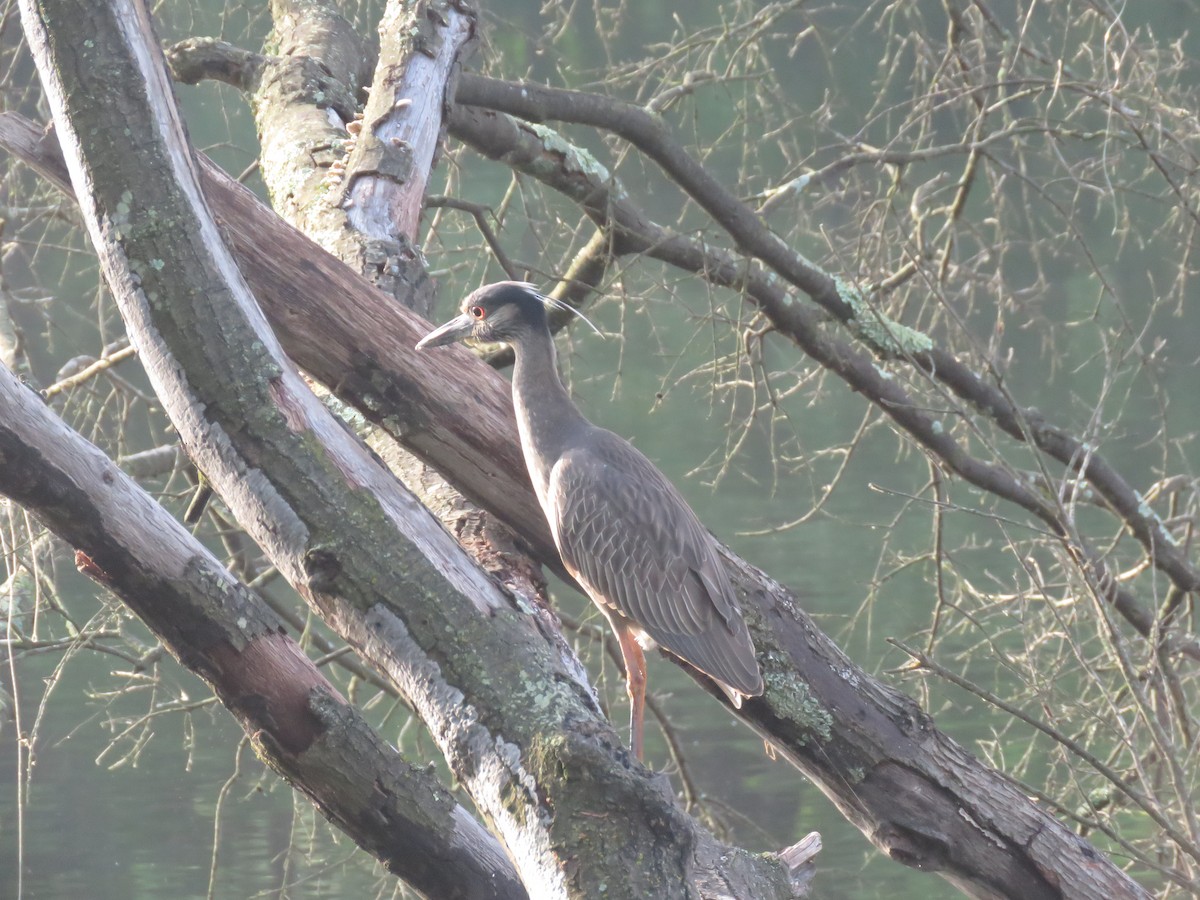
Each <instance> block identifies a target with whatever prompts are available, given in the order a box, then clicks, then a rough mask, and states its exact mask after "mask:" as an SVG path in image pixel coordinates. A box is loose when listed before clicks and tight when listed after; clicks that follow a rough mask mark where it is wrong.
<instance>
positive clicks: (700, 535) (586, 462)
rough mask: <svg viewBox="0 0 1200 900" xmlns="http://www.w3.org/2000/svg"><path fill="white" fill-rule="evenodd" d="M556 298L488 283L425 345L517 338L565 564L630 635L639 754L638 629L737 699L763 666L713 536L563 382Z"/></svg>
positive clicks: (533, 468)
mask: <svg viewBox="0 0 1200 900" xmlns="http://www.w3.org/2000/svg"><path fill="white" fill-rule="evenodd" d="M551 304H552V301H550V300H548V299H547V298H546V297H544V296H542V295H541V294H539V293H538V292H537V291H536V290H535V289H534V288H533V287H532V286H531V285H527V284H523V283H520V282H512V281H505V282H499V283H497V284H492V285H488V286H486V287H483V288H480V289H479V290H477V291H475V292H474V293H473V294H471V295H470V296H469V297H467V299H466V300H464V301H463V307H462V308H463V313H462V315H460V316H458V317H457V318H456V319H453V320H451V321H450V322H447V323H446V324H445V325H442V326H441V327H440V328H437V329H436V330H434V331H433V332H432V333H431V334H429V335H427V336H426V337H425V338H424V339H423V340H422V341H421V342H420V343H418V344H417V346H418V347H419V348H425V347H436V346H440V345H442V344H448V343H451V342H452V341H457V340H462V339H464V338H468V337H474V338H477V339H480V340H484V341H504V342H507V343H509V344H510V345H512V348H513V352H514V355H515V358H516V365H515V367H514V371H513V403H514V406H515V408H516V413H517V425H518V428H519V430H520V433H521V447H522V450H523V451H524V454H525V462H526V464H527V465H528V468H529V476H530V479H531V480H532V482H533V487H534V491H535V492H536V493H537V497H538V501H539V502H540V503H541V506H542V511H543V512H544V513H545V515H546V520H547V522H548V523H549V525H550V530H551V532H552V533H553V535H554V541H555V544H556V545H557V547H558V551H559V553H560V554H561V556H562V559H563V563H564V564H565V565H566V567H567V569H568V571H570V572H571V574H572V575H574V576H575V578H576V580H577V581H578V582H579V583H580V585H581V586H582V587H583V588H584V590H586V591H587V592H588V594H589V595H590V596H591V599H592V601H593V602H594V603H595V604H596V605H597V606H599V607H600V609H601V611H602V612H604V614H605V615H606V616H607V617H608V620H609V622H610V623H611V624H612V626H613V630H614V631H615V632H616V634H617V638H618V640H619V641H620V644H621V652H622V655H623V657H624V659H625V667H626V671H627V675H628V683H629V692H630V697H631V699H632V701H633V706H632V727H633V743H634V749H635V750H636V751H637V753H638V756H639V757H640V756H641V715H642V703H643V694H644V686H645V663H644V661H643V660H642V658H641V656H642V655H641V651H640V650H639V649H638V647H637V645H636V644H635V643H634V642H633V640H632V637H631V636H633V635H645V636H647V637H649V638H651V639H652V640H653V641H654V642H655V643H656V644H658V645H659V646H660V647H662V648H663V649H664V650H666V651H668V652H669V653H672V654H674V655H675V656H678V657H680V658H681V659H683V660H686V661H687V662H689V663H691V664H692V665H693V666H695V667H696V668H697V669H700V670H701V671H702V672H705V673H707V674H708V675H710V676H711V677H712V678H713V679H714V680H715V681H716V682H717V684H718V685H720V687H721V688H722V690H724V691H725V693H726V694H727V695H728V696H729V698H730V700H731V701H732V702H733V704H734V705H735V706H740V705H741V702H742V698H743V697H746V696H756V695H758V694H761V693H762V691H763V682H762V675H761V674H760V672H759V668H758V662H757V660H756V659H755V657H754V646H753V644H752V642H751V640H750V634H749V632H748V630H747V629H746V625H745V623H744V622H743V621H742V616H741V612H740V611H739V609H738V606H737V599H736V597H735V595H734V592H733V587H732V585H731V584H730V583H729V578H728V576H727V575H726V574H725V568H724V566H723V565H722V564H721V560H720V556H719V554H718V552H717V548H716V543H715V541H714V540H713V538H712V537H711V536H710V535H709V533H708V532H707V531H706V530H705V529H704V526H703V525H701V524H700V521H699V520H698V519H697V518H696V515H695V513H693V512H692V510H691V508H690V507H689V506H688V505H687V503H686V502H685V501H684V499H683V497H681V496H680V494H679V492H678V491H677V490H676V489H675V487H674V486H673V485H672V484H671V483H670V482H669V481H668V480H667V479H666V477H665V476H664V475H663V474H662V473H661V472H660V471H659V470H658V469H657V468H655V466H654V464H653V463H651V462H650V461H649V460H648V459H646V457H645V456H643V455H642V453H641V452H640V451H638V450H637V449H635V448H634V447H633V446H632V445H631V444H629V442H627V441H625V440H624V439H623V438H620V437H618V436H617V435H615V434H613V433H612V432H611V431H607V430H605V429H603V428H600V427H598V426H596V425H593V424H592V423H591V422H589V421H588V420H587V419H585V418H584V417H583V415H582V414H581V413H580V412H579V410H578V409H577V408H576V406H575V404H574V403H573V402H572V401H571V398H570V396H569V395H568V394H567V391H566V388H564V387H563V385H562V382H561V381H560V380H559V377H558V369H557V366H556V364H555V355H554V341H553V339H552V338H551V335H550V329H549V326H548V324H547V320H546V307H547V305H551Z"/></svg>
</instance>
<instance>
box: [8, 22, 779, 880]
mask: <svg viewBox="0 0 1200 900" xmlns="http://www.w3.org/2000/svg"><path fill="white" fill-rule="evenodd" d="M22 18H23V22H24V25H25V28H26V34H27V35H28V38H29V44H30V47H31V50H32V52H33V54H34V57H35V60H36V61H37V63H38V66H39V71H40V73H41V75H42V78H43V83H44V85H45V88H46V93H47V96H48V98H49V101H50V105H51V108H52V110H53V112H54V116H55V121H56V123H57V125H58V133H59V138H60V141H61V143H62V145H63V149H64V153H65V156H66V159H67V165H68V169H69V170H70V171H71V175H72V182H73V183H74V185H75V192H76V196H77V197H78V199H79V201H80V204H81V208H82V211H83V215H84V219H85V221H86V223H87V226H88V228H89V231H90V232H91V235H92V238H93V242H94V243H95V244H96V247H97V252H98V254H99V257H100V261H101V267H102V269H103V271H104V272H105V275H106V278H107V280H108V283H109V285H110V288H111V289H112V291H113V293H114V295H115V296H116V298H117V301H118V304H119V306H120V308H121V311H122V314H123V316H124V318H125V321H126V326H127V328H128V330H129V332H130V335H131V338H132V340H133V341H134V344H135V345H136V346H137V347H138V350H139V355H140V357H141V359H142V361H143V364H144V365H145V366H146V369H147V372H148V374H149V376H150V378H151V381H152V382H153V384H154V386H155V389H156V391H157V393H158V395H159V397H160V399H161V400H162V402H163V404H164V407H165V408H166V410H167V412H168V414H169V415H170V417H171V418H172V421H173V422H174V424H175V426H176V428H177V429H178V431H179V433H180V435H181V437H182V439H183V442H184V446H185V448H186V449H187V451H188V453H189V455H190V456H191V457H192V458H193V460H194V461H195V462H196V464H197V465H198V467H199V468H201V470H202V471H204V472H205V474H206V475H207V477H208V478H209V480H210V482H211V483H212V484H213V485H214V487H215V488H216V489H217V490H218V492H219V493H220V494H221V495H222V497H223V499H224V500H225V502H226V504H227V505H228V506H229V507H230V508H231V510H233V511H234V513H235V515H236V516H237V517H238V519H239V521H240V522H241V523H242V525H243V526H244V527H245V528H246V529H247V530H248V532H249V533H250V534H251V535H252V536H253V537H254V538H255V540H257V541H258V542H259V544H260V545H261V546H262V547H263V548H264V550H265V551H266V552H267V554H268V555H269V556H270V557H271V559H272V561H273V562H274V563H275V565H276V566H277V568H278V569H279V570H280V571H281V572H282V573H283V574H284V575H285V577H287V578H288V580H289V581H290V582H291V583H292V584H293V585H294V586H295V587H296V588H297V590H298V591H299V592H300V593H301V594H302V595H303V596H304V597H305V599H306V600H308V601H309V602H310V603H311V604H313V606H314V607H315V608H316V609H317V610H318V611H319V612H320V613H321V614H322V615H323V616H324V617H325V618H326V620H327V621H329V622H330V623H331V624H332V625H333V627H335V628H336V629H337V630H339V632H340V633H341V634H342V636H343V637H345V638H346V639H347V640H348V641H349V642H350V643H352V644H354V645H355V646H356V647H358V648H359V649H360V651H362V652H363V653H365V654H366V655H367V656H368V657H370V658H372V659H373V660H374V661H375V662H376V664H377V665H379V666H381V667H382V668H383V669H384V671H386V672H387V674H388V675H389V677H390V678H391V680H392V681H393V682H394V683H395V684H396V685H397V686H398V687H399V688H400V690H401V691H402V692H403V693H404V694H405V695H406V697H407V698H408V699H409V701H410V702H411V703H412V704H413V706H414V708H415V709H416V710H417V712H418V714H419V715H421V717H422V719H423V720H424V721H425V722H426V724H427V725H428V726H429V728H430V731H431V733H432V735H433V737H434V740H435V741H436V743H437V744H438V746H439V748H440V750H441V751H442V753H443V754H444V755H445V756H446V758H447V760H448V761H449V763H450V765H451V767H452V768H453V770H454V771H455V774H456V776H457V777H458V778H459V779H460V781H461V783H462V784H463V786H464V788H465V789H466V790H467V791H468V792H469V793H470V794H471V796H472V798H473V800H474V802H475V803H476V805H477V807H478V808H479V809H480V810H481V811H482V812H483V814H484V815H485V816H486V817H487V818H488V820H489V821H490V823H491V825H492V827H493V828H494V830H495V831H496V832H497V833H498V834H499V835H500V836H501V838H502V840H503V841H504V843H505V845H506V846H507V847H508V849H509V852H510V854H511V856H512V858H513V860H514V862H515V863H516V865H517V868H518V871H519V873H520V876H521V878H522V880H523V881H524V882H525V884H526V885H527V886H529V887H530V889H531V891H532V892H533V893H534V894H536V895H537V896H547V897H554V896H585V897H592V896H598V895H599V894H600V893H601V886H602V885H603V889H604V892H605V893H606V895H607V896H613V897H621V896H627V897H646V896H654V897H671V896H695V895H699V896H717V895H727V894H733V895H735V896H756V897H784V896H793V895H794V893H795V892H794V889H793V888H792V886H791V885H790V884H789V881H788V877H787V872H786V871H785V868H784V867H783V866H782V865H781V864H780V863H779V862H778V861H775V860H772V859H768V858H763V857H756V856H752V855H751V854H748V853H745V852H744V851H740V850H738V849H737V848H730V847H726V846H723V845H721V844H719V843H718V842H716V841H715V840H714V839H713V838H712V836H711V835H709V834H707V833H706V832H704V831H703V829H701V828H700V827H699V826H698V825H697V824H696V823H695V822H694V821H692V820H690V819H689V818H688V817H686V816H685V815H683V814H682V813H681V812H680V811H679V810H678V809H677V808H676V807H675V805H674V803H673V801H672V798H671V795H670V791H669V789H668V788H667V787H666V786H665V785H664V784H663V782H662V781H661V780H660V779H658V778H656V777H655V776H653V775H652V774H651V773H649V772H647V771H646V770H644V769H642V768H641V767H640V766H637V765H636V764H631V761H630V760H629V758H628V755H627V753H626V752H625V751H624V750H623V749H622V748H621V747H620V745H619V742H618V741H617V740H616V736H615V733H614V732H613V730H612V728H611V727H610V726H609V725H608V723H607V722H606V721H605V720H604V718H603V716H602V715H601V714H600V711H599V709H598V708H597V706H596V704H595V702H594V698H593V697H592V695H591V692H590V689H589V688H588V686H587V684H586V682H585V681H584V680H582V678H581V676H580V672H579V670H578V668H577V666H576V665H575V664H574V661H573V660H571V659H566V658H564V656H563V655H562V653H561V647H562V645H561V643H559V642H558V641H557V640H556V638H557V633H556V632H553V630H552V625H551V624H546V623H544V622H543V619H545V618H546V617H545V616H544V615H543V614H540V613H539V612H538V611H537V610H531V609H529V608H528V607H527V606H525V605H524V604H523V603H522V601H521V598H511V597H508V596H505V595H504V594H503V593H502V592H501V591H500V590H499V589H498V588H497V586H496V585H495V584H494V583H493V582H491V581H489V580H488V579H487V578H485V577H483V576H482V575H481V574H480V572H479V570H478V569H477V568H476V567H474V566H473V565H472V564H471V563H470V561H469V559H468V558H467V557H466V556H465V555H464V554H463V553H462V551H461V549H460V548H459V547H458V546H457V544H455V543H454V541H453V540H452V539H451V538H450V537H449V535H448V534H446V532H445V531H444V530H443V529H442V528H441V527H440V525H438V524H437V523H436V521H435V520H434V519H433V518H432V517H431V516H430V515H429V513H428V512H427V511H426V510H425V509H424V508H423V507H421V506H420V505H419V504H417V503H416V502H415V501H414V500H413V499H412V497H411V495H409V494H407V493H406V492H405V491H403V489H401V488H400V486H399V485H398V484H397V483H396V482H395V481H394V480H393V479H391V477H390V476H389V475H388V474H387V472H386V471H385V470H384V469H382V467H381V466H380V465H379V464H378V461H377V460H376V459H375V458H374V457H372V456H371V455H370V454H368V453H367V452H366V451H365V450H364V448H363V447H362V446H361V444H359V443H358V442H357V441H356V440H355V439H354V438H353V437H352V436H350V435H349V434H348V433H347V432H346V431H345V430H344V429H343V428H342V427H341V426H340V425H339V424H338V423H337V422H335V421H334V420H332V419H331V418H330V417H329V415H328V413H327V412H326V411H325V409H324V407H322V406H321V405H320V403H319V402H318V401H317V400H316V399H315V398H314V397H313V396H312V394H311V392H309V391H308V389H307V388H306V387H305V386H304V384H303V382H302V381H301V379H300V378H299V377H298V375H297V373H296V371H295V369H294V368H293V367H292V365H291V363H290V361H289V360H287V359H286V358H285V357H284V356H283V354H282V352H281V350H280V348H279V346H278V344H277V342H276V339H275V337H274V335H273V334H272V333H271V332H270V330H269V329H268V328H267V326H266V322H265V320H264V319H263V318H262V315H261V313H260V312H259V310H258V307H257V306H256V305H255V303H254V300H253V297H252V296H251V295H250V293H249V291H248V290H247V287H246V284H245V282H244V281H243V280H242V276H241V274H240V273H239V271H238V269H237V266H236V264H235V261H234V259H233V257H232V256H231V255H230V254H229V253H228V251H227V250H226V249H225V245H224V243H223V241H222V239H221V236H220V233H219V231H218V229H217V226H216V223H215V221H214V220H213V219H212V217H211V215H210V214H209V212H208V209H207V207H206V206H205V203H204V199H203V194H202V191H201V188H200V182H199V178H198V173H197V171H196V168H195V165H194V162H193V160H192V157H191V154H190V148H188V146H187V144H186V140H185V139H184V135H183V129H182V125H181V123H180V122H179V120H178V113H177V110H176V109H175V107H174V104H173V102H172V98H171V93H170V86H169V83H168V79H167V76H166V72H165V67H164V65H163V61H162V59H161V56H160V55H159V54H158V51H157V46H156V44H155V42H154V40H153V38H152V36H151V34H150V28H149V23H148V19H147V16H146V13H145V10H144V9H143V8H142V7H140V6H135V5H133V4H131V3H128V2H114V3H112V4H78V3H67V2H61V0H48V2H41V3H36V2H34V0H27V2H25V3H23V4H22ZM132 85H138V86H144V92H143V91H142V90H137V91H135V90H132V89H131V86H132ZM128 134H132V135H135V136H136V137H135V139H134V140H133V141H132V143H129V142H128V141H125V140H123V139H122V135H128ZM260 237H261V235H260ZM273 250H274V253H275V254H278V253H279V248H278V247H276V248H273ZM313 254H318V255H319V254H320V251H316V250H312V251H310V252H309V253H308V254H306V255H305V256H302V257H300V258H299V259H300V262H301V263H302V264H303V268H308V266H309V265H310V264H311V260H310V259H309V258H308V257H311V256H312V255H313ZM300 280H301V279H292V280H291V282H290V283H289V284H288V286H287V293H288V295H289V296H291V297H292V298H293V299H294V289H295V285H296V283H297V282H298V281H300ZM279 286H280V285H277V287H279ZM327 296H333V295H327ZM339 318H340V316H339ZM368 330H370V329H369V328H368ZM197 335H207V336H208V339H207V340H202V341H197V340H196V336H197ZM531 612H532V613H533V614H532V615H531V614H530V613H531ZM543 628H546V629H548V630H551V631H552V636H551V637H549V638H548V637H547V636H546V635H545V634H543V631H542V629H543ZM634 861H636V864H634Z"/></svg>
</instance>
